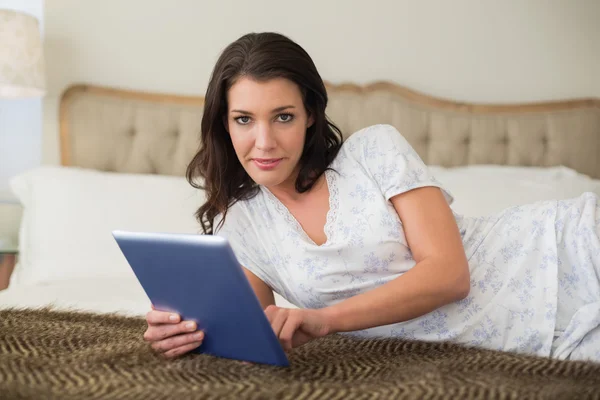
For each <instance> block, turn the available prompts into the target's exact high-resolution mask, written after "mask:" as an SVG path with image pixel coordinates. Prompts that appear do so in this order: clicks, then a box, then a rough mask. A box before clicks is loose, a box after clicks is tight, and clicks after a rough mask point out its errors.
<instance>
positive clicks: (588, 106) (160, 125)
mask: <svg viewBox="0 0 600 400" xmlns="http://www.w3.org/2000/svg"><path fill="white" fill-rule="evenodd" d="M327 88H328V94H329V98H330V99H329V105H328V108H327V114H328V115H329V117H330V119H332V120H333V121H334V122H335V123H336V124H337V125H338V126H339V127H340V128H341V129H342V132H343V134H344V136H345V137H347V136H348V135H350V134H351V133H352V132H355V131H357V130H359V129H360V128H363V127H365V126H368V125H372V124H379V123H385V124H391V125H394V126H395V127H396V128H397V129H398V130H399V131H400V132H401V133H402V134H403V135H404V136H405V137H406V139H407V140H408V141H409V142H410V143H411V144H412V145H413V146H414V148H415V150H416V151H417V152H418V153H419V154H420V155H421V157H422V158H423V160H424V161H425V162H426V163H427V164H429V165H439V166H445V167H451V166H463V165H469V164H498V165H513V166H542V167H546V166H555V165H564V166H567V167H570V168H573V169H575V170H577V171H579V172H581V173H584V174H587V175H589V176H591V177H593V178H596V179H598V178H600V99H580V100H569V101H561V102H545V103H530V104H504V105H500V104H493V105H492V104H468V103H459V102H454V101H449V100H443V99H439V98H435V97H431V96H428V95H424V94H421V93H417V92H414V91H412V90H409V89H407V88H404V87H401V86H399V85H396V84H393V83H389V82H378V83H373V84H370V85H366V86H359V85H354V84H341V85H333V84H328V85H327ZM202 106H203V98H202V97H186V96H176V95H165V94H154V93H143V92H135V91H126V90H120V89H114V88H106V87H99V86H92V85H75V86H72V87H70V88H69V89H67V90H66V91H65V92H64V94H63V96H62V98H61V102H60V140H61V161H62V164H63V165H70V166H80V167H84V168H92V169H98V170H104V171H116V172H130V173H155V174H163V175H182V174H184V172H185V168H186V166H187V163H188V162H189V160H190V159H191V158H192V156H193V155H194V153H195V152H196V150H197V148H198V137H199V132H200V121H201V117H202Z"/></svg>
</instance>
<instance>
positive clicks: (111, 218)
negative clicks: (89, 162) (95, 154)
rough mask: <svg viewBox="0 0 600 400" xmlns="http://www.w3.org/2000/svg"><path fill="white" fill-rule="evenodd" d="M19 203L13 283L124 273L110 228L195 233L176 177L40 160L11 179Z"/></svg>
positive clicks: (199, 195) (184, 188) (197, 194)
mask: <svg viewBox="0 0 600 400" xmlns="http://www.w3.org/2000/svg"><path fill="white" fill-rule="evenodd" d="M11 187H12V190H13V192H14V193H15V195H16V196H17V198H18V199H19V200H20V201H21V203H22V205H23V207H24V210H23V218H22V223H21V228H20V233H19V238H20V243H19V247H20V254H19V264H18V265H17V267H16V268H15V272H14V274H13V278H11V286H12V285H13V284H17V285H22V284H37V283H43V282H52V281H59V280H65V279H80V278H95V277H98V278H120V277H132V276H133V272H132V271H131V269H130V267H129V265H128V264H127V261H126V260H125V258H124V256H123V255H122V253H121V251H120V250H119V247H118V245H117V244H116V242H115V240H114V238H113V237H112V234H111V232H112V231H113V230H116V229H122V230H135V231H142V232H175V233H199V232H200V231H201V229H200V226H199V224H198V223H197V222H196V220H195V217H194V212H195V211H196V209H197V208H198V207H199V206H200V205H201V204H202V203H203V202H204V199H205V196H204V192H203V191H201V190H198V189H194V188H193V187H191V186H190V185H189V184H188V183H187V182H186V181H185V178H184V177H171V176H159V175H143V174H124V173H111V172H101V171H94V170H86V169H82V168H69V167H54V166H43V167H39V168H36V169H33V170H31V171H28V172H26V173H24V174H22V175H19V176H17V177H15V178H13V180H12V181H11Z"/></svg>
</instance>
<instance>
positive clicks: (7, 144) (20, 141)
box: [0, 0, 44, 242]
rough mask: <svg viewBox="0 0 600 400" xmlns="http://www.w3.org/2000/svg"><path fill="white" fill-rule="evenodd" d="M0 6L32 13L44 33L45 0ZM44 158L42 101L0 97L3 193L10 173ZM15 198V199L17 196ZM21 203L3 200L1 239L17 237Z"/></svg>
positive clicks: (6, 0) (2, 0) (1, 0)
mask: <svg viewBox="0 0 600 400" xmlns="http://www.w3.org/2000/svg"><path fill="white" fill-rule="evenodd" d="M0 8H2V9H4V8H6V9H11V10H16V11H21V12H25V13H28V14H31V15H33V16H34V17H36V18H37V19H38V20H40V30H41V32H42V34H43V29H44V26H43V8H44V2H43V0H0ZM41 158H42V101H41V100H40V99H0V193H1V194H2V196H1V197H3V198H4V197H6V196H5V193H6V191H8V190H9V189H8V179H9V177H11V176H13V175H15V174H17V173H20V172H22V171H25V170H26V169H28V168H31V167H34V166H37V165H39V164H40V162H41ZM11 200H13V199H11ZM14 201H16V199H14ZM21 213H22V210H21V207H20V206H18V205H6V204H0V239H10V240H12V241H13V242H16V240H17V228H16V227H17V226H18V223H19V220H20V218H21Z"/></svg>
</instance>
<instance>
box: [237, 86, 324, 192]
mask: <svg viewBox="0 0 600 400" xmlns="http://www.w3.org/2000/svg"><path fill="white" fill-rule="evenodd" d="M227 104H228V110H227V129H228V131H229V134H230V136H231V141H232V142H233V147H234V149H235V152H236V154H237V157H238V159H239V160H240V163H241V164H242V166H243V167H244V169H245V170H246V172H247V173H248V175H250V178H251V179H252V180H253V181H254V182H256V183H257V184H259V185H263V186H266V187H268V188H274V187H277V186H279V185H282V184H283V187H287V186H288V185H291V186H293V185H294V182H295V179H296V176H297V173H298V171H297V168H296V167H297V165H298V161H299V159H300V156H301V155H302V149H303V148H304V139H305V137H306V129H307V128H308V127H310V126H311V125H312V123H313V120H312V118H311V117H309V116H308V115H307V112H306V110H305V108H304V103H303V102H302V94H301V93H300V89H299V88H298V86H297V85H296V84H295V83H293V82H291V81H289V80H287V79H283V78H276V79H272V80H268V81H264V82H259V81H256V80H253V79H251V78H246V77H243V78H240V79H239V80H238V81H237V82H236V83H235V84H234V85H233V86H232V87H231V88H230V89H229V92H228V93H227Z"/></svg>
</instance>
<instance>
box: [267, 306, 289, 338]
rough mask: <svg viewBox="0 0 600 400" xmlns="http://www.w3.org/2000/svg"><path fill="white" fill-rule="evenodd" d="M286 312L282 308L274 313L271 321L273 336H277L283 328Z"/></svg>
mask: <svg viewBox="0 0 600 400" xmlns="http://www.w3.org/2000/svg"><path fill="white" fill-rule="evenodd" d="M286 314H287V313H286V312H285V311H283V310H279V311H278V312H277V314H275V315H274V317H273V320H272V321H271V327H272V328H273V332H275V336H277V337H279V334H280V333H281V329H283V325H284V324H285V320H286V319H287V315H286Z"/></svg>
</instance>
